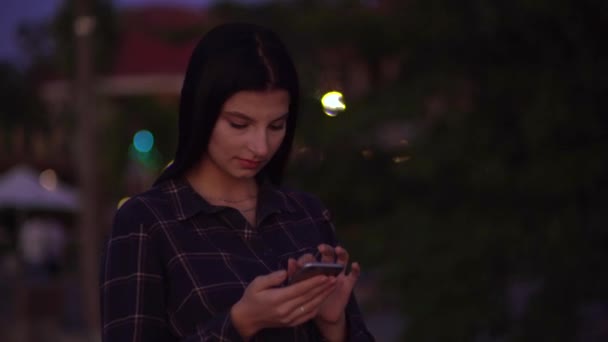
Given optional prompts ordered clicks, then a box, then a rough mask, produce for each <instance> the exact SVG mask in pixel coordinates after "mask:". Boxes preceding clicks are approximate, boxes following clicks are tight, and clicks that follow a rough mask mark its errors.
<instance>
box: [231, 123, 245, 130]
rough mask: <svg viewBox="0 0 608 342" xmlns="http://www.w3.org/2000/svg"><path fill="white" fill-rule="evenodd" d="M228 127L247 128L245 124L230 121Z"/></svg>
mask: <svg viewBox="0 0 608 342" xmlns="http://www.w3.org/2000/svg"><path fill="white" fill-rule="evenodd" d="M230 127H232V128H236V129H244V128H247V124H237V123H234V122H231V123H230Z"/></svg>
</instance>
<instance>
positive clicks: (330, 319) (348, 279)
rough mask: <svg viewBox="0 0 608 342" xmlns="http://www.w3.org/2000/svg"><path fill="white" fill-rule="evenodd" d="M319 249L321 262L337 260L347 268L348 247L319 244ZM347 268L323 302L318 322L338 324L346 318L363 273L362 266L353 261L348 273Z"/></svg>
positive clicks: (337, 278) (338, 277) (317, 318)
mask: <svg viewBox="0 0 608 342" xmlns="http://www.w3.org/2000/svg"><path fill="white" fill-rule="evenodd" d="M318 249H319V252H320V253H321V262H336V263H338V264H341V265H344V269H345V270H346V266H347V265H348V259H349V255H348V251H346V249H344V248H342V247H340V246H338V247H336V248H333V247H332V246H330V245H327V244H321V245H319V247H318ZM345 270H344V271H342V273H340V274H339V275H338V276H337V277H336V287H335V290H334V291H333V292H332V293H331V294H330V295H329V296H328V297H327V298H326V299H325V300H324V301H323V303H322V304H321V308H320V309H319V313H318V315H317V317H316V321H317V323H321V324H336V323H339V322H341V321H342V320H343V319H344V317H345V308H346V304H347V303H348V300H349V299H350V295H351V293H352V291H353V288H354V287H355V283H356V282H357V279H358V278H359V275H360V274H361V267H360V266H359V263H357V262H353V263H352V265H351V271H350V273H349V274H348V275H347V274H346V273H345Z"/></svg>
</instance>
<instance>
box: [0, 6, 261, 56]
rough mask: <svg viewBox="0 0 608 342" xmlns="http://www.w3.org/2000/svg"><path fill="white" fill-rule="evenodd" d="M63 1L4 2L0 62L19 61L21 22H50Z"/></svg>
mask: <svg viewBox="0 0 608 342" xmlns="http://www.w3.org/2000/svg"><path fill="white" fill-rule="evenodd" d="M62 1H63V0H2V7H1V10H0V60H6V59H8V60H11V61H18V60H19V59H20V51H19V49H18V47H17V44H16V38H15V31H16V29H17V26H18V24H19V23H20V22H23V21H34V22H35V21H44V20H48V19H49V18H51V17H52V15H53V14H54V13H55V11H56V10H57V8H58V7H59V5H60V4H61V2H62ZM215 1H217V0H114V4H115V5H116V6H117V7H124V6H137V5H145V4H173V5H175V6H189V7H198V8H202V7H204V6H207V5H209V4H210V3H213V2H215ZM240 2H244V3H259V2H261V1H260V0H241V1H240Z"/></svg>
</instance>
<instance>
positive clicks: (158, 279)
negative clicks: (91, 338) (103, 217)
mask: <svg viewBox="0 0 608 342" xmlns="http://www.w3.org/2000/svg"><path fill="white" fill-rule="evenodd" d="M136 201H137V200H136V199H132V200H130V201H128V202H127V203H125V204H124V205H123V206H122V207H121V209H120V210H119V211H118V212H117V214H116V216H115V218H114V223H113V227H112V232H111V234H110V236H109V238H108V239H107V240H106V245H105V247H104V250H103V255H102V259H101V268H100V301H101V302H100V306H101V323H102V324H101V334H102V341H104V342H123V341H125V342H126V341H129V342H144V341H145V342H154V341H163V342H166V341H184V342H185V341H187V342H194V341H242V338H241V337H240V335H239V334H238V332H237V331H236V329H235V328H234V326H233V324H232V321H231V319H230V313H229V312H226V313H224V314H219V315H217V316H215V317H214V318H213V319H211V320H208V321H205V322H201V324H200V325H199V326H197V329H196V332H193V333H192V334H191V335H189V336H186V337H182V338H179V337H177V336H175V334H174V333H172V330H171V329H170V327H169V319H168V313H167V310H166V295H165V287H166V278H165V274H164V266H163V263H162V259H161V254H160V253H161V252H160V250H159V248H158V241H156V240H155V239H153V234H152V232H150V229H149V226H150V225H149V224H145V223H143V222H141V221H142V218H143V217H146V216H151V215H150V212H149V210H148V209H147V208H146V207H145V206H144V205H141V203H135V202H136Z"/></svg>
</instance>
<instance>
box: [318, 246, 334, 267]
mask: <svg viewBox="0 0 608 342" xmlns="http://www.w3.org/2000/svg"><path fill="white" fill-rule="evenodd" d="M317 249H318V250H319V253H320V254H321V262H336V255H335V253H334V248H333V247H332V246H330V245H328V244H325V243H322V244H320V245H319V246H318V247H317Z"/></svg>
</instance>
